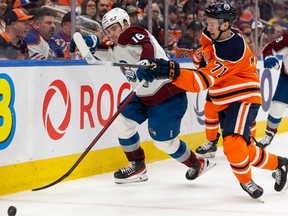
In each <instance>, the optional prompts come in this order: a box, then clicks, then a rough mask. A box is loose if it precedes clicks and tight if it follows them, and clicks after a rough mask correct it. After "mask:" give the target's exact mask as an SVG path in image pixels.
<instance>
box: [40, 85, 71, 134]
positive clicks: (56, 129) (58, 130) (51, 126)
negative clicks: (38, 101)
mask: <svg viewBox="0 0 288 216" xmlns="http://www.w3.org/2000/svg"><path fill="white" fill-rule="evenodd" d="M59 93H60V95H61V99H62V100H63V102H64V105H65V115H63V116H64V117H63V119H62V122H61V123H60V124H59V123H58V124H59V125H55V124H56V123H55V122H53V123H52V121H51V118H50V114H49V110H50V109H51V108H50V109H49V105H50V103H51V100H52V99H53V98H54V97H56V96H59ZM70 117H71V99H70V94H69V91H68V90H67V88H66V85H65V83H64V82H63V81H61V80H55V81H53V82H52V83H51V84H50V86H49V89H48V91H47V93H46V95H45V98H44V102H43V111H42V119H43V123H44V127H45V129H46V131H47V133H48V135H49V136H50V138H51V139H53V140H59V139H60V138H61V137H63V136H64V134H65V133H66V129H67V127H68V125H69V122H70Z"/></svg>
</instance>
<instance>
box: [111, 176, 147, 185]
mask: <svg viewBox="0 0 288 216" xmlns="http://www.w3.org/2000/svg"><path fill="white" fill-rule="evenodd" d="M147 180H148V176H147V175H146V174H145V173H144V174H138V175H136V176H131V177H129V178H126V179H115V180H114V182H115V183H116V184H130V183H137V182H145V181H147Z"/></svg>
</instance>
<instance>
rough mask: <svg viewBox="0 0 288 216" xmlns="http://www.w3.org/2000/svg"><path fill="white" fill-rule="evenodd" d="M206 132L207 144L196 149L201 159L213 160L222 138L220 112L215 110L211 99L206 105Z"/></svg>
mask: <svg viewBox="0 0 288 216" xmlns="http://www.w3.org/2000/svg"><path fill="white" fill-rule="evenodd" d="M204 114H205V132H206V138H207V142H205V143H204V144H203V145H201V146H199V147H198V148H197V149H196V154H197V156H199V157H205V158H213V157H215V154H216V151H217V144H218V140H219V137H220V133H219V132H218V131H219V117H218V112H217V111H216V110H215V109H214V104H213V103H212V101H211V99H210V100H209V99H206V102H205V105H204Z"/></svg>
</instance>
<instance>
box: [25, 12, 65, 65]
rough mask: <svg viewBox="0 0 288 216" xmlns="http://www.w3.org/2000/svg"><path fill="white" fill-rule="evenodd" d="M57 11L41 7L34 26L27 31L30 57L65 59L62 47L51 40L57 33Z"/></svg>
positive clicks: (26, 39) (37, 58)
mask: <svg viewBox="0 0 288 216" xmlns="http://www.w3.org/2000/svg"><path fill="white" fill-rule="evenodd" d="M55 23H56V19H55V13H54V12H53V11H51V10H50V9H47V8H41V9H40V10H39V12H38V13H36V15H35V17H34V23H33V28H32V29H30V30H29V31H28V33H27V36H26V38H25V41H26V43H27V45H28V50H29V57H30V59H34V60H45V59H46V60H50V59H64V54H63V51H62V49H61V47H60V46H59V45H58V44H56V43H55V41H54V40H51V38H52V37H53V35H54V33H55V27H56V25H55Z"/></svg>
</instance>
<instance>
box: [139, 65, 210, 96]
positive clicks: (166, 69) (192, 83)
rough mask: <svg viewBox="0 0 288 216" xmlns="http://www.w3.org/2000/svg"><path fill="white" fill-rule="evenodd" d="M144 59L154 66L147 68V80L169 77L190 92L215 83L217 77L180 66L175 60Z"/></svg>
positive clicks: (203, 88)
mask: <svg viewBox="0 0 288 216" xmlns="http://www.w3.org/2000/svg"><path fill="white" fill-rule="evenodd" d="M144 61H149V64H150V65H152V66H154V67H153V68H151V69H147V70H145V74H144V75H143V78H144V79H146V80H147V81H151V80H153V79H167V78H168V79H171V80H172V83H173V84H174V85H176V86H178V87H179V88H182V89H184V90H186V91H190V92H200V91H203V90H205V89H208V88H209V87H210V86H211V85H213V84H214V83H215V78H214V77H213V76H212V75H210V74H209V73H205V72H203V71H201V70H194V69H184V68H180V65H179V63H177V62H176V61H173V60H164V59H148V60H144Z"/></svg>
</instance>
